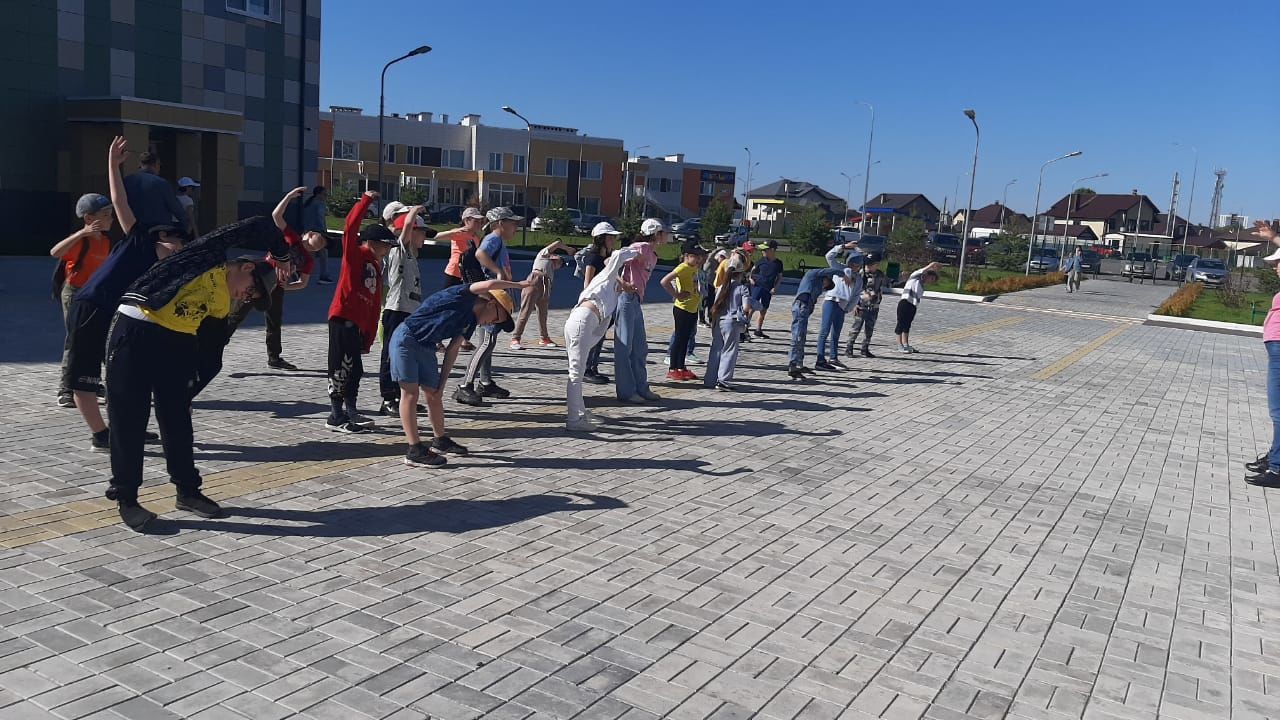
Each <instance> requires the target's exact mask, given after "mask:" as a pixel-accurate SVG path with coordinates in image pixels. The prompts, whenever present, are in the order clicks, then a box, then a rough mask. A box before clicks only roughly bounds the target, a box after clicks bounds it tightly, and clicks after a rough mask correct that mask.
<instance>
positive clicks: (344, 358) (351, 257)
mask: <svg viewBox="0 0 1280 720" xmlns="http://www.w3.org/2000/svg"><path fill="white" fill-rule="evenodd" d="M377 198H378V193H376V192H373V191H369V192H366V193H365V194H364V195H361V196H360V200H359V201H358V202H356V204H355V206H354V207H352V208H351V212H350V213H348V214H347V224H346V226H345V227H344V228H343V230H342V270H341V272H340V273H339V275H338V287H337V290H336V291H335V292H334V294H333V303H332V304H330V305H329V404H330V406H331V411H330V413H329V419H328V420H326V421H325V426H326V427H328V428H329V429H330V430H333V431H334V432H343V433H361V432H368V431H369V426H370V425H371V424H372V422H371V421H370V420H368V419H366V418H364V417H362V416H360V414H359V413H357V412H356V397H357V395H359V392H360V377H361V376H362V375H364V363H363V362H362V361H361V359H360V356H361V355H364V354H365V353H367V352H369V349H370V348H372V347H373V340H374V337H375V336H376V335H377V333H378V318H379V316H380V314H381V309H382V260H383V259H384V258H386V257H387V253H389V252H390V251H391V248H392V246H393V245H394V244H395V242H396V237H395V235H394V234H393V233H392V232H391V231H390V230H388V229H387V227H386V226H385V225H376V224H375V225H370V226H368V227H366V228H365V229H363V230H361V229H360V221H361V220H363V219H364V216H365V213H366V212H367V211H368V210H369V205H370V204H371V203H373V201H374V200H376V199H377Z"/></svg>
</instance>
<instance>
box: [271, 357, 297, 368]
mask: <svg viewBox="0 0 1280 720" xmlns="http://www.w3.org/2000/svg"><path fill="white" fill-rule="evenodd" d="M267 367H270V368H275V369H277V370H297V369H298V366H297V365H294V364H293V363H291V362H289V361H288V360H285V359H284V358H271V359H269V360H267Z"/></svg>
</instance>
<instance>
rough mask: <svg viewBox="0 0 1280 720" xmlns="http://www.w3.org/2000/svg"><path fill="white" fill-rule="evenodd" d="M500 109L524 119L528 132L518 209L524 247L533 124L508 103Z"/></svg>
mask: <svg viewBox="0 0 1280 720" xmlns="http://www.w3.org/2000/svg"><path fill="white" fill-rule="evenodd" d="M502 111H503V112H505V113H511V114H512V115H515V116H516V117H518V118H520V119H521V120H523V121H524V129H525V131H526V132H527V133H528V134H527V136H526V137H525V142H524V203H522V205H523V207H522V208H521V209H520V219H521V221H522V222H521V223H520V246H521V247H524V246H525V245H527V244H529V163H531V162H533V158H532V157H530V156H531V155H533V124H532V123H530V122H529V118H527V117H525V116H523V115H521V114H520V113H518V112H516V109H515V108H513V107H511V106H510V105H503V106H502Z"/></svg>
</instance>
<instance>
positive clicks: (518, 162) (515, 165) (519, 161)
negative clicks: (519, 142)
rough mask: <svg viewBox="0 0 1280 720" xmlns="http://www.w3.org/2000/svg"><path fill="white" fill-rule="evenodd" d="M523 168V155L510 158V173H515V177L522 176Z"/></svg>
mask: <svg viewBox="0 0 1280 720" xmlns="http://www.w3.org/2000/svg"><path fill="white" fill-rule="evenodd" d="M525 167H526V164H525V157H524V156H523V155H512V156H511V172H513V173H516V174H517V175H523V174H524V173H525Z"/></svg>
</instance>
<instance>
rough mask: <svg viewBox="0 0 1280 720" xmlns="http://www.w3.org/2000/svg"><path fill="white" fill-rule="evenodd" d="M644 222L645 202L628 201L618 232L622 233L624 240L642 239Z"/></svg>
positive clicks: (623, 209) (638, 199) (637, 200)
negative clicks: (641, 233)
mask: <svg viewBox="0 0 1280 720" xmlns="http://www.w3.org/2000/svg"><path fill="white" fill-rule="evenodd" d="M643 222H644V200H642V199H640V198H631V199H630V200H628V201H627V205H626V207H624V208H622V218H621V226H620V227H619V228H618V230H621V231H622V236H623V237H624V238H627V239H628V240H635V239H636V238H638V237H640V224H641V223H643Z"/></svg>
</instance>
